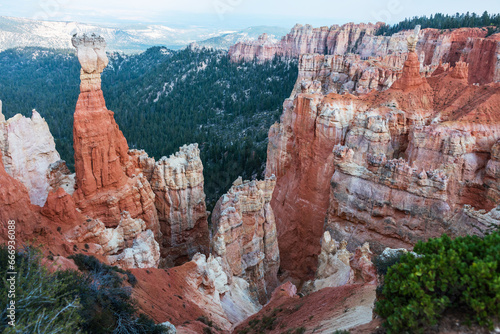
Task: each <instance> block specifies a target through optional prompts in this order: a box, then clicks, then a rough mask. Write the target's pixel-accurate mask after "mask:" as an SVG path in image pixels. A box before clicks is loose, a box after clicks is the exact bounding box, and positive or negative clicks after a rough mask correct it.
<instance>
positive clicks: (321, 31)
mask: <svg viewBox="0 0 500 334" xmlns="http://www.w3.org/2000/svg"><path fill="white" fill-rule="evenodd" d="M381 25H382V23H377V24H371V23H368V24H364V23H361V24H354V23H347V24H344V25H342V26H338V25H332V26H331V27H326V26H325V27H321V28H313V27H312V26H311V25H309V24H306V25H305V26H302V25H300V24H296V25H295V26H294V27H293V28H292V30H291V31H290V33H288V34H287V35H286V36H284V37H283V38H282V39H281V40H280V41H278V42H276V43H273V42H270V41H268V40H267V38H265V36H262V38H259V39H258V40H256V41H243V42H239V43H237V44H235V45H233V46H231V47H230V48H229V56H230V57H231V60H232V61H234V62H238V61H242V60H244V61H251V60H253V59H256V60H257V61H259V62H264V61H267V60H271V59H273V58H274V57H275V56H279V57H287V58H298V57H299V56H300V55H301V54H304V53H320V54H331V55H334V54H346V53H348V52H353V51H354V50H355V49H356V47H357V46H358V45H359V44H360V43H361V41H362V39H363V38H364V36H365V35H373V34H374V33H375V31H376V30H377V29H378V28H379V27H380V26H381Z"/></svg>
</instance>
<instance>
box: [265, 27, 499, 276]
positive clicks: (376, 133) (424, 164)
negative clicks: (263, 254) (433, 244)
mask: <svg viewBox="0 0 500 334" xmlns="http://www.w3.org/2000/svg"><path fill="white" fill-rule="evenodd" d="M421 34H422V33H420V35H421ZM420 35H418V36H420ZM418 43H420V42H418ZM418 43H417V44H416V50H417V52H418V45H419V44H418ZM419 66H420V65H419V62H418V57H417V53H415V52H410V53H409V55H408V56H407V60H406V62H405V64H404V67H403V71H402V74H401V78H400V79H398V80H397V81H396V82H395V83H394V85H392V87H391V88H389V89H388V90H386V91H383V92H377V91H373V92H371V93H370V94H366V95H360V96H358V97H356V96H353V95H350V94H344V95H338V94H335V93H327V94H325V92H324V91H323V90H322V89H321V88H320V89H317V90H315V91H311V90H305V91H301V92H298V93H297V94H296V95H295V96H293V95H292V98H291V99H288V100H286V101H285V103H284V112H283V115H282V117H281V121H280V123H278V124H275V125H273V126H272V127H271V129H270V131H269V145H268V161H267V167H266V173H267V174H268V175H270V174H275V175H276V176H277V183H276V188H275V191H274V193H273V198H272V200H271V206H272V208H273V210H274V213H275V217H276V225H277V231H278V241H279V245H280V254H281V265H282V268H283V269H285V270H287V271H289V272H290V273H291V274H292V276H295V277H299V278H302V279H304V278H312V277H313V276H314V273H315V271H316V267H317V256H318V255H319V254H320V252H321V246H320V243H319V240H320V239H321V236H322V234H323V232H324V230H325V229H327V230H329V231H330V232H331V234H332V237H333V238H334V239H336V240H343V239H346V240H350V242H349V246H348V247H350V251H354V249H355V248H356V247H358V246H361V245H362V244H363V243H365V242H367V241H368V242H370V246H371V247H372V249H373V251H374V252H381V251H382V250H383V249H384V248H385V247H387V246H388V247H391V248H401V247H404V248H411V247H412V245H413V244H414V243H415V242H416V241H418V240H422V239H427V238H429V237H435V236H439V235H441V234H442V233H448V234H449V235H454V236H456V235H462V234H466V233H467V234H470V233H482V232H481V229H483V228H484V224H482V223H480V222H479V223H478V221H477V220H474V219H472V218H471V215H467V214H465V213H464V205H465V204H468V205H472V206H473V207H475V208H476V209H477V210H480V209H484V210H486V212H487V211H489V210H491V209H493V208H494V207H495V206H496V204H495V201H496V200H497V199H498V197H497V195H496V194H497V189H498V187H497V185H498V178H497V177H498V176H497V173H496V172H495V168H496V167H495V166H496V163H497V161H498V159H497V157H496V153H495V152H496V149H495V147H496V146H495V144H496V142H497V141H498V139H499V136H500V132H499V130H500V123H499V121H500V118H499V116H498V115H499V114H498V110H497V106H498V103H499V99H500V86H499V85H498V84H496V83H491V84H488V85H483V86H477V85H473V84H470V80H469V79H470V77H471V67H472V64H469V65H467V64H466V63H465V62H459V61H457V62H456V63H455V64H454V66H447V67H445V66H440V67H439V68H438V70H437V71H436V73H435V74H433V75H431V76H429V77H427V78H423V77H422V76H421V75H420V74H419V71H418V68H419ZM326 75H328V74H326ZM319 87H321V85H319Z"/></svg>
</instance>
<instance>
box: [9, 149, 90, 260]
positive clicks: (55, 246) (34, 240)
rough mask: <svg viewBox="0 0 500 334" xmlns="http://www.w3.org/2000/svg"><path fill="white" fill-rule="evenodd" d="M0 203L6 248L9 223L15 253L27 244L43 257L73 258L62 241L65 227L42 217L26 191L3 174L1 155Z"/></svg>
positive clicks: (65, 243)
mask: <svg viewBox="0 0 500 334" xmlns="http://www.w3.org/2000/svg"><path fill="white" fill-rule="evenodd" d="M50 197H51V195H50V194H49V198H50ZM0 203H1V205H0V223H1V224H0V242H1V243H4V244H7V242H8V241H9V240H12V239H10V238H9V234H8V222H9V221H13V222H15V223H14V226H15V242H16V243H15V245H16V247H17V248H18V249H19V248H22V247H24V246H25V245H26V244H27V243H28V242H29V243H30V244H32V245H35V246H41V249H42V251H43V252H44V254H53V255H62V256H68V255H70V254H72V252H73V247H74V246H73V245H72V244H71V243H70V242H68V241H67V240H65V239H64V238H63V236H62V231H61V228H62V229H63V230H66V229H67V228H68V226H65V225H59V221H58V220H57V219H56V220H55V221H54V220H52V218H54V217H55V216H50V218H47V217H45V216H44V215H42V214H41V212H40V211H41V208H40V207H39V206H37V205H33V204H31V202H30V197H29V195H28V190H27V189H26V187H25V186H24V185H23V184H22V183H21V182H20V181H18V180H16V179H14V178H13V177H11V176H10V175H9V174H7V172H6V171H5V168H4V166H3V162H2V153H1V152H0ZM66 224H67V222H66ZM82 246H83V245H82ZM77 247H78V246H77Z"/></svg>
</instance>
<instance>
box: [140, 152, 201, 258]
mask: <svg viewBox="0 0 500 334" xmlns="http://www.w3.org/2000/svg"><path fill="white" fill-rule="evenodd" d="M149 182H150V183H151V188H152V189H153V192H154V193H155V206H156V209H157V212H158V218H159V220H160V226H161V232H162V234H163V236H162V258H163V259H164V263H163V266H169V267H171V266H174V265H179V264H182V263H184V262H187V261H189V260H190V259H191V258H192V257H193V256H194V255H195V254H196V253H202V254H208V252H209V246H210V235H209V231H208V220H207V218H208V214H207V210H206V205H205V192H204V189H203V164H202V162H201V159H200V150H199V149H198V144H192V145H185V146H183V147H181V148H180V150H179V152H177V153H175V154H174V155H171V156H170V157H169V158H167V157H163V158H162V159H160V160H159V161H157V162H156V163H155V164H154V168H153V171H152V173H151V179H150V181H149Z"/></svg>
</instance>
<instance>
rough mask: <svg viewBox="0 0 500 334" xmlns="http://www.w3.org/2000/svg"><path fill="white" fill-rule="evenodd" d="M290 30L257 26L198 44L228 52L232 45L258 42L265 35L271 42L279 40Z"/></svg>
mask: <svg viewBox="0 0 500 334" xmlns="http://www.w3.org/2000/svg"><path fill="white" fill-rule="evenodd" d="M289 31H290V29H287V28H282V27H272V26H257V27H250V28H246V29H243V30H241V31H236V32H230V33H226V34H222V35H220V36H217V37H212V38H209V39H206V40H204V41H200V42H197V43H196V44H198V45H199V46H204V47H210V48H214V49H224V50H227V49H229V47H230V46H231V45H234V44H236V43H238V42H241V41H243V40H256V39H257V38H258V37H259V36H260V35H262V34H263V33H267V34H268V35H269V39H270V40H273V39H275V40H279V39H281V37H283V36H285V35H286V34H287V33H288V32H289Z"/></svg>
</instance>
